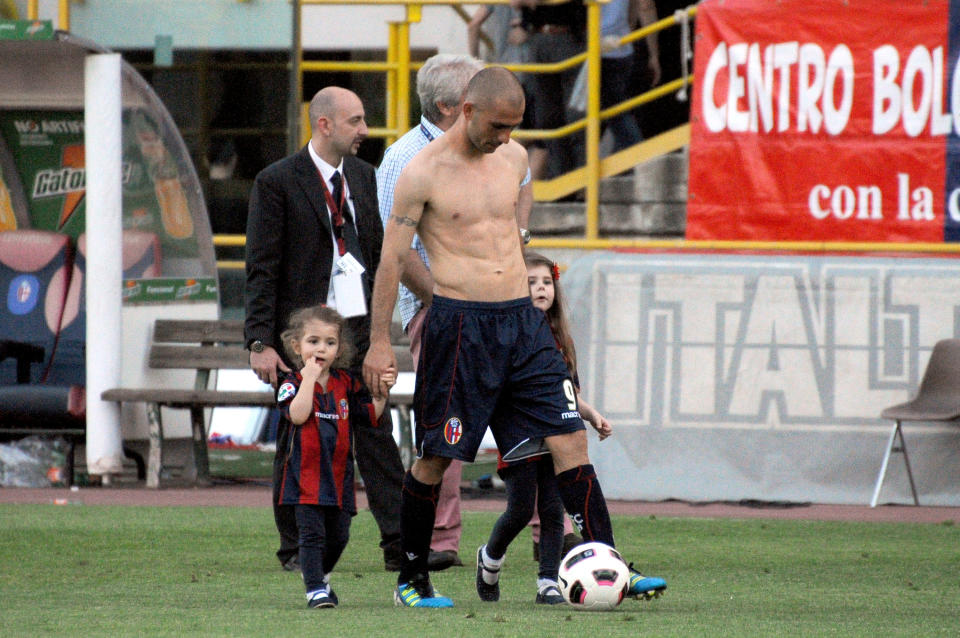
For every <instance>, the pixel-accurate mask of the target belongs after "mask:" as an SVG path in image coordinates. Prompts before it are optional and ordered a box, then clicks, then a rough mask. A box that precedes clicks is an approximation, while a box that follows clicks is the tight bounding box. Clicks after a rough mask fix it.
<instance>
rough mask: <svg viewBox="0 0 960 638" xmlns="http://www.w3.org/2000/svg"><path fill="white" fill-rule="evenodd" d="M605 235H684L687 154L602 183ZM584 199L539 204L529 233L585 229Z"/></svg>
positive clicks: (570, 232)
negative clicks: (580, 200) (582, 200)
mask: <svg viewBox="0 0 960 638" xmlns="http://www.w3.org/2000/svg"><path fill="white" fill-rule="evenodd" d="M599 212H600V220H599V231H600V233H601V234H602V235H603V236H631V235H644V236H682V235H683V233H684V231H685V230H686V219H687V153H686V150H685V149H684V150H681V151H677V152H675V153H669V154H667V155H663V156H660V157H657V158H654V159H652V160H650V161H648V162H645V163H643V164H640V165H638V166H636V167H634V169H633V171H632V174H631V175H627V176H623V175H621V176H617V177H611V178H607V179H605V180H603V181H602V182H601V183H600V211H599ZM585 219H586V214H585V206H584V204H583V203H582V202H535V203H534V205H533V211H532V212H531V214H530V231H531V232H532V233H534V235H538V236H541V237H542V236H563V235H576V234H580V233H583V232H584V228H585Z"/></svg>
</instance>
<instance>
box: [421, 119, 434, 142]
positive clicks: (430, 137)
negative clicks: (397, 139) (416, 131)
mask: <svg viewBox="0 0 960 638" xmlns="http://www.w3.org/2000/svg"><path fill="white" fill-rule="evenodd" d="M420 132H421V133H423V136H424V137H425V138H427V141H428V142H432V141H433V140H434V136H433V133H431V132H430V131H429V129H427V127H426V126H424V125H423V122H420Z"/></svg>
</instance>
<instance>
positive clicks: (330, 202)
mask: <svg viewBox="0 0 960 638" xmlns="http://www.w3.org/2000/svg"><path fill="white" fill-rule="evenodd" d="M337 172H339V173H340V186H341V188H340V202H339V203H338V202H336V201H334V199H333V195H331V194H330V189H329V188H327V180H325V179H323V173H321V172H320V169H317V175H318V176H319V177H320V187H321V188H322V189H323V198H324V199H325V200H327V207H328V208H329V209H330V221H331V222H333V223H332V226H333V237H334V239H336V240H337V251H338V252H339V253H340V256H341V257H343V255H345V254H346V252H347V243H346V241H344V239H343V206H344V204H345V203H346V199H347V180H346V177H345V176H344V174H343V173H342V172H340V171H337Z"/></svg>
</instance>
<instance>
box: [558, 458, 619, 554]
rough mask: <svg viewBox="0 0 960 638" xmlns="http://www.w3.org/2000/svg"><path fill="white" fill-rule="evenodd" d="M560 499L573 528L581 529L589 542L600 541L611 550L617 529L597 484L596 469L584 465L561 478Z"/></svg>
mask: <svg viewBox="0 0 960 638" xmlns="http://www.w3.org/2000/svg"><path fill="white" fill-rule="evenodd" d="M557 485H558V487H559V488H560V499H561V500H562V501H563V507H564V508H565V509H566V510H567V513H569V514H570V516H572V517H573V524H574V525H576V526H577V527H578V528H579V529H580V535H581V536H583V539H584V540H586V541H599V542H601V543H606V544H607V545H609V546H610V547H614V544H613V526H612V525H611V524H610V513H609V512H608V511H607V501H606V499H604V498H603V490H601V489H600V482H599V481H598V480H597V473H596V472H594V471H593V465H581V466H579V467H574V468H571V469H569V470H566V471H564V472H560V473H559V474H557Z"/></svg>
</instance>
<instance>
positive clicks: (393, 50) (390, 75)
mask: <svg viewBox="0 0 960 638" xmlns="http://www.w3.org/2000/svg"><path fill="white" fill-rule="evenodd" d="M399 31H400V24H399V23H397V22H390V23H388V24H387V64H390V65H395V64H396V63H397V57H398V56H397V39H398V37H399V36H398V34H399ZM386 101H387V103H386V109H385V111H386V112H385V126H386V127H387V128H388V129H391V130H396V129H397V128H398V123H397V102H398V99H397V69H396V67H395V66H394V67H392V68H391V70H389V71H387V99H386ZM396 141H397V136H396V135H389V136H387V139H386V140H385V145H386V146H390V145H391V144H393V143H394V142H396Z"/></svg>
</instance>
